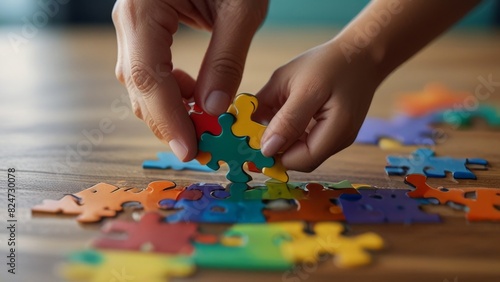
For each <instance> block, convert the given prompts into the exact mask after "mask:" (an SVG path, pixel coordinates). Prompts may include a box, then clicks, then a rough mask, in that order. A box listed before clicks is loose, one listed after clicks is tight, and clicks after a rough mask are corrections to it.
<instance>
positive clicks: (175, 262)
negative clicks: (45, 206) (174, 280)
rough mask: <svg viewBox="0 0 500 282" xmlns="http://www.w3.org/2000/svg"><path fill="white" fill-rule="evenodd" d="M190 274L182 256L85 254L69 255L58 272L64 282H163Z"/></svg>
mask: <svg viewBox="0 0 500 282" xmlns="http://www.w3.org/2000/svg"><path fill="white" fill-rule="evenodd" d="M194 270H195V266H194V264H193V263H192V261H191V260H190V259H189V258H188V257H185V256H169V255H164V254H161V255H160V254H153V253H141V252H128V251H125V252H120V251H105V252H98V251H94V250H87V251H82V252H78V253H74V254H73V255H71V256H70V262H69V263H67V264H63V265H61V267H60V268H59V271H58V272H59V274H60V275H61V276H62V277H63V278H64V279H66V280H68V281H86V282H111V281H116V282H118V281H129V282H133V281H138V282H144V281H148V282H164V281H168V278H169V277H185V276H188V275H190V274H192V273H193V272H194Z"/></svg>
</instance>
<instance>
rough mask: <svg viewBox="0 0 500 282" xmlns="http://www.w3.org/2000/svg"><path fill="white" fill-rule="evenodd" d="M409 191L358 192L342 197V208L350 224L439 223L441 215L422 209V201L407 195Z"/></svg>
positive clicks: (369, 190)
mask: <svg viewBox="0 0 500 282" xmlns="http://www.w3.org/2000/svg"><path fill="white" fill-rule="evenodd" d="M409 191H410V190H390V189H359V190H358V192H359V194H358V195H356V194H352V195H351V194H342V195H341V196H340V205H341V207H342V212H343V213H344V216H345V219H346V222H347V223H350V224H370V223H416V222H427V223H433V222H440V221H441V220H440V217H439V215H436V214H428V213H425V212H423V211H422V210H421V209H420V205H421V202H419V201H417V200H415V199H412V198H410V197H408V196H407V195H406V193H407V192H409Z"/></svg>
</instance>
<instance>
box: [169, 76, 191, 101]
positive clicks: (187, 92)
mask: <svg viewBox="0 0 500 282" xmlns="http://www.w3.org/2000/svg"><path fill="white" fill-rule="evenodd" d="M172 75H173V76H174V78H175V80H176V81H177V85H179V89H180V91H181V95H182V98H184V99H186V100H188V101H190V100H191V99H192V98H193V94H194V88H195V87H196V81H195V80H194V78H192V77H191V76H190V75H189V74H188V73H186V72H185V71H183V70H181V69H174V70H173V71H172Z"/></svg>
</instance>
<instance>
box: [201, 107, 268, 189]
mask: <svg viewBox="0 0 500 282" xmlns="http://www.w3.org/2000/svg"><path fill="white" fill-rule="evenodd" d="M234 122H235V118H234V116H233V115H232V114H229V113H225V114H222V115H221V116H220V117H219V124H220V125H221V127H222V133H221V134H220V135H218V136H214V135H212V134H210V133H204V134H202V135H201V141H200V143H199V149H200V150H201V151H203V152H208V153H210V154H211V155H212V158H211V160H210V161H209V162H208V163H207V166H208V167H210V168H212V169H214V170H218V169H219V168H220V166H219V161H224V162H226V163H227V165H228V167H229V171H228V173H227V174H226V177H227V179H229V180H230V181H231V182H238V183H246V182H248V181H250V180H251V177H250V176H249V175H248V174H247V173H246V172H245V171H244V170H243V164H244V163H245V162H252V163H254V164H255V165H256V166H257V167H258V168H259V169H263V168H264V167H272V166H273V165H274V159H273V158H270V157H266V156H264V155H262V153H261V152H260V150H256V149H253V148H251V147H250V146H249V145H248V137H236V136H235V135H234V134H233V133H232V131H231V127H232V125H233V124H234Z"/></svg>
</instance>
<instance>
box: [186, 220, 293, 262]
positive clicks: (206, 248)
mask: <svg viewBox="0 0 500 282" xmlns="http://www.w3.org/2000/svg"><path fill="white" fill-rule="evenodd" d="M289 240H291V237H290V234H289V233H288V232H286V231H285V230H284V229H283V228H280V227H278V226H277V225H272V224H238V225H234V226H233V227H231V229H229V230H228V231H226V232H225V233H224V234H223V235H222V239H221V240H220V242H218V243H216V244H203V243H198V242H195V243H194V247H195V253H194V255H193V258H194V261H195V264H196V265H198V266H200V267H207V268H224V269H262V270H283V269H289V268H291V267H292V266H293V262H292V261H291V260H290V259H287V257H286V256H285V254H284V252H283V250H282V247H281V245H282V244H283V243H284V242H286V241H289Z"/></svg>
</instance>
